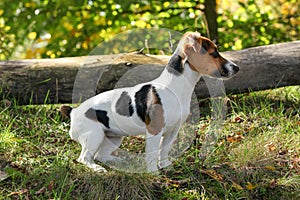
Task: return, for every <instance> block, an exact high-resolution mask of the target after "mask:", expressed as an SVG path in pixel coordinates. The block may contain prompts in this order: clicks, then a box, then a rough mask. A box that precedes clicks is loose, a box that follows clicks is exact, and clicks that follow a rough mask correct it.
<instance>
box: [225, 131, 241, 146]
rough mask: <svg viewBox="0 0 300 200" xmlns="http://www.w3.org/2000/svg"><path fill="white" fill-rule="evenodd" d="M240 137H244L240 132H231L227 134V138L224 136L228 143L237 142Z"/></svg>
mask: <svg viewBox="0 0 300 200" xmlns="http://www.w3.org/2000/svg"><path fill="white" fill-rule="evenodd" d="M242 139H244V137H243V136H242V134H241V133H240V132H238V133H234V134H231V135H229V136H227V138H226V140H227V141H228V142H230V143H235V142H239V141H241V140H242Z"/></svg>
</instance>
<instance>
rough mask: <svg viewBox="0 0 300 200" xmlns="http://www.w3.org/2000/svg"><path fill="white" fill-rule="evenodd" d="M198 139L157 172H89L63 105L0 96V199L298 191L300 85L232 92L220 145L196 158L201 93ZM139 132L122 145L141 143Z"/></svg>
mask: <svg viewBox="0 0 300 200" xmlns="http://www.w3.org/2000/svg"><path fill="white" fill-rule="evenodd" d="M200 105H201V108H200V110H201V116H200V119H201V121H200V122H199V124H198V129H197V130H196V131H195V134H196V138H197V140H195V141H194V143H193V144H192V145H191V147H190V148H189V149H188V150H187V151H186V152H185V153H184V154H183V156H181V157H180V158H179V159H177V160H176V161H175V162H174V164H173V166H172V167H170V168H168V169H165V170H162V171H160V174H159V175H151V174H143V173H140V174H131V173H124V172H120V171H116V170H109V172H108V173H106V174H100V173H94V172H91V171H90V170H89V169H88V168H86V167H85V166H83V165H81V164H79V163H77V162H76V158H77V157H78V155H79V152H80V146H79V145H78V144H77V143H75V142H74V141H72V140H71V139H70V138H69V136H68V129H69V123H68V122H67V121H65V120H63V119H62V118H61V116H60V115H59V113H58V111H57V109H58V108H59V105H41V106H18V105H17V103H16V101H14V100H12V99H6V98H5V97H3V98H2V100H1V103H0V170H1V171H0V199H272V200H273V199H300V134H299V133H300V86H293V87H286V88H279V89H275V90H266V91H260V92H252V93H249V94H243V95H232V96H229V100H228V102H227V105H228V113H227V118H226V120H225V121H224V123H223V126H222V129H221V131H220V130H219V131H218V132H220V133H221V135H220V136H219V137H218V141H217V143H216V145H215V148H214V149H212V151H211V152H210V153H209V154H207V155H206V157H205V159H203V158H201V159H200V158H199V156H198V154H199V152H201V147H202V145H203V141H204V138H205V132H207V131H208V129H209V124H210V123H211V117H210V112H209V105H210V101H209V100H202V101H200ZM143 144H144V143H143V141H141V138H135V137H132V138H130V139H125V140H124V143H123V145H122V148H124V149H128V150H132V151H135V152H138V151H141V149H143Z"/></svg>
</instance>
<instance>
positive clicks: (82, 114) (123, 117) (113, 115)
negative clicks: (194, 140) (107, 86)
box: [60, 32, 239, 172]
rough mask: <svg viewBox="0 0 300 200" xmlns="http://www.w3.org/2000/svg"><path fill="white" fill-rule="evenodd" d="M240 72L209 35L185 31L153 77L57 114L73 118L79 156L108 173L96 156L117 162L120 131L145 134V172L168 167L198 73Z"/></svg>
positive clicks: (223, 76)
mask: <svg viewBox="0 0 300 200" xmlns="http://www.w3.org/2000/svg"><path fill="white" fill-rule="evenodd" d="M238 71H239V67H238V66H237V65H236V64H234V63H233V62H231V61H229V60H226V59H225V58H223V57H222V56H221V55H220V53H219V52H218V49H217V46H216V45H215V44H214V43H213V42H212V41H211V40H209V39H208V38H205V37H203V36H201V35H200V33H198V32H187V33H185V34H184V35H183V37H182V38H181V39H180V41H179V43H178V46H177V48H176V50H175V52H174V53H173V54H172V56H171V58H170V60H169V61H168V63H167V65H166V67H165V69H164V70H163V72H162V73H161V75H160V76H159V77H158V78H156V79H154V80H153V81H150V82H147V83H142V84H138V85H136V86H134V87H126V88H119V89H114V90H110V91H107V92H103V93H101V94H98V95H96V96H94V97H92V98H90V99H88V100H86V101H84V102H83V103H82V104H81V105H80V106H79V107H77V108H74V109H73V108H72V107H70V106H66V105H63V106H61V108H60V111H61V113H62V114H63V115H65V116H68V117H70V119H71V124H70V131H69V134H70V136H71V138H72V139H73V140H75V141H77V142H79V143H80V144H81V146H82V150H81V153H80V156H79V158H78V161H79V162H80V163H83V164H85V165H86V166H88V167H89V168H91V169H92V170H94V171H97V172H106V169H105V168H104V167H102V166H101V165H98V164H96V163H95V160H98V161H100V162H106V161H115V160H116V159H118V158H117V157H116V156H113V155H112V153H113V152H114V151H115V150H116V149H117V148H118V147H119V146H120V145H121V143H122V138H123V137H124V136H131V135H139V134H145V140H146V147H145V153H146V156H145V160H146V164H147V171H148V172H155V171H157V170H158V169H159V168H164V167H167V166H169V165H170V164H171V161H170V160H169V158H168V153H169V151H170V150H171V147H172V144H173V142H174V141H175V139H176V136H177V134H178V131H179V129H180V127H181V125H182V124H183V123H184V122H185V120H186V119H187V117H188V115H189V113H190V102H191V97H192V93H193V90H194V88H195V85H196V83H197V82H198V81H199V79H200V78H201V76H208V77H214V78H218V79H228V78H231V77H232V76H233V75H235V74H236V73H237V72H238Z"/></svg>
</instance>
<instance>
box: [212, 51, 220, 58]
mask: <svg viewBox="0 0 300 200" xmlns="http://www.w3.org/2000/svg"><path fill="white" fill-rule="evenodd" d="M209 55H211V56H213V57H214V58H218V57H219V56H220V54H219V52H218V51H217V50H216V51H214V52H213V53H210V54H209Z"/></svg>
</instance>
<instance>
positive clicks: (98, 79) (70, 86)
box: [0, 41, 300, 104]
mask: <svg viewBox="0 0 300 200" xmlns="http://www.w3.org/2000/svg"><path fill="white" fill-rule="evenodd" d="M223 55H224V57H225V58H228V59H230V60H232V61H233V62H235V63H236V64H238V65H239V67H240V71H239V73H238V74H237V75H236V76H235V77H233V78H232V79H230V80H226V81H224V85H225V89H226V92H227V93H243V92H248V91H249V90H250V91H256V90H263V89H269V88H276V87H281V86H288V85H299V84H300V41H295V42H288V43H281V44H275V45H268V46H261V47H255V48H249V49H245V50H240V51H230V52H224V53H223ZM168 59H169V56H153V55H143V54H138V53H128V54H118V55H99V56H88V57H73V58H59V59H40V60H20V61H2V62H0V88H2V92H1V93H2V95H4V96H12V97H15V98H17V100H18V102H19V103H20V104H43V103H71V102H73V103H75V102H78V101H83V100H85V99H86V98H89V97H91V96H94V95H95V94H97V93H100V92H103V91H106V90H110V89H113V88H114V87H124V86H131V85H134V84H136V83H139V82H145V81H148V80H151V79H153V78H155V77H157V76H158V75H159V74H160V72H161V71H162V70H163V68H164V66H165V64H166V63H167V61H168ZM205 80H206V81H204V80H203V79H201V80H200V81H199V83H198V84H197V86H196V89H195V92H196V94H197V96H198V97H200V98H205V97H209V96H211V94H210V93H209V91H208V89H207V84H210V83H211V82H208V81H207V79H205ZM210 92H211V91H210Z"/></svg>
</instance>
